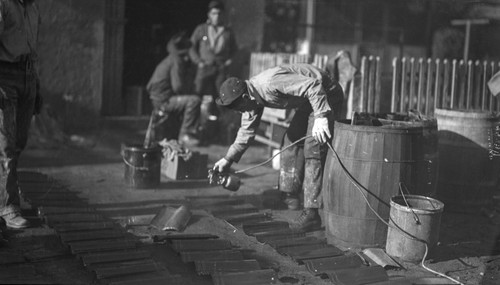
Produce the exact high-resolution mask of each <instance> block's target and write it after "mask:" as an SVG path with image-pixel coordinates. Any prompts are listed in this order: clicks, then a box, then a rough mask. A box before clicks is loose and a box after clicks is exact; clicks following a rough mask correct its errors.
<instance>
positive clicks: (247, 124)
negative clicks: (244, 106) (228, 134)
mask: <svg viewBox="0 0 500 285" xmlns="http://www.w3.org/2000/svg"><path fill="white" fill-rule="evenodd" d="M263 111H264V108H263V107H260V108H258V109H257V110H256V111H255V112H245V113H243V114H242V115H241V126H240V128H239V130H238V134H237V135H236V139H235V140H234V142H233V144H232V145H231V146H230V147H229V149H228V151H227V153H226V156H225V157H224V158H225V159H227V160H228V161H234V162H238V161H240V159H241V156H242V155H243V154H244V153H245V151H246V150H247V149H248V147H249V146H250V143H251V142H252V141H253V140H254V139H255V134H256V133H257V128H258V127H259V124H260V118H261V117H262V112H263Z"/></svg>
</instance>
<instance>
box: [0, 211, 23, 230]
mask: <svg viewBox="0 0 500 285" xmlns="http://www.w3.org/2000/svg"><path fill="white" fill-rule="evenodd" d="M1 218H2V219H3V220H4V221H5V225H6V226H7V227H8V228H12V229H24V228H27V227H28V226H29V222H28V220H26V219H25V218H23V217H22V216H21V211H20V210H19V208H17V207H13V206H10V207H7V208H6V209H4V210H3V213H2V214H1Z"/></svg>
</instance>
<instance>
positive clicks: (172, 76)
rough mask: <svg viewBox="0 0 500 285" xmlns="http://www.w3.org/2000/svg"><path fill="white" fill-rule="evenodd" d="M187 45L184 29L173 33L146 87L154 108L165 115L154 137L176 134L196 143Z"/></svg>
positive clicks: (195, 101) (196, 104)
mask: <svg viewBox="0 0 500 285" xmlns="http://www.w3.org/2000/svg"><path fill="white" fill-rule="evenodd" d="M190 46H191V42H190V41H189V38H187V37H186V36H185V34H184V33H178V34H176V35H174V36H173V37H172V38H171V39H170V40H169V42H168V44H167V51H168V53H169V54H168V55H167V57H165V59H163V60H162V61H161V62H160V63H159V64H158V65H157V66H156V69H155V71H154V73H153V75H152V76H151V79H150V80H149V82H148V84H147V86H146V88H147V90H148V92H149V96H150V99H151V103H152V105H153V108H154V110H156V111H158V112H160V113H162V114H163V115H164V116H167V118H166V119H165V120H163V121H164V123H162V124H159V126H157V127H156V131H155V132H156V134H157V135H156V139H157V140H160V139H162V138H167V139H176V138H178V140H179V142H181V143H183V144H185V145H188V146H196V145H198V144H199V139H198V124H199V119H200V106H201V99H200V97H199V96H197V95H195V94H194V91H193V77H194V76H193V75H194V70H193V67H192V63H191V61H190V59H189V56H188V50H189V48H190ZM178 122H180V126H179V123H178ZM158 134H160V136H158ZM177 134H178V135H177Z"/></svg>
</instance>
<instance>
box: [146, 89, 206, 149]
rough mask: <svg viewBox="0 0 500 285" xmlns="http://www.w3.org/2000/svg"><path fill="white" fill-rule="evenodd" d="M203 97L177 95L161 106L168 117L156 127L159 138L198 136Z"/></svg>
mask: <svg viewBox="0 0 500 285" xmlns="http://www.w3.org/2000/svg"><path fill="white" fill-rule="evenodd" d="M200 108H201V98H200V97H199V96H197V95H177V96H173V97H171V98H170V99H169V100H168V102H167V103H165V104H163V105H162V106H161V109H162V111H164V112H165V113H166V116H167V118H165V120H163V122H162V123H160V124H158V125H157V126H156V128H155V130H156V131H155V133H156V136H157V139H159V140H161V139H163V138H167V139H177V138H178V137H180V136H183V135H192V136H195V137H196V136H198V126H199V122H200Z"/></svg>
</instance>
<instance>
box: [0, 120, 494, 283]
mask: <svg viewBox="0 0 500 285" xmlns="http://www.w3.org/2000/svg"><path fill="white" fill-rule="evenodd" d="M146 126H147V119H145V118H142V119H140V120H137V119H123V118H122V119H107V120H104V121H103V124H102V125H101V127H100V128H99V129H98V130H95V131H93V132H92V133H88V134H82V135H81V138H84V140H79V141H78V143H76V144H75V143H67V144H63V145H57V146H54V145H33V144H31V145H30V146H29V147H28V149H27V150H26V151H25V152H24V154H23V156H22V158H21V161H20V168H21V169H22V170H29V171H38V172H42V173H44V174H47V175H49V176H50V177H53V178H55V179H57V180H60V181H61V182H63V183H64V184H66V185H68V186H69V188H70V190H71V191H74V192H77V193H78V195H79V197H82V198H88V201H89V204H90V205H91V206H93V207H98V208H100V209H109V210H116V209H121V210H123V211H121V212H120V211H116V214H115V215H114V216H113V218H114V219H116V220H117V221H119V222H120V223H122V224H127V223H131V222H133V221H135V222H136V224H139V225H132V226H131V225H129V226H128V227H127V229H128V231H129V232H130V233H132V234H133V235H134V236H136V237H137V238H138V239H139V240H140V241H141V242H142V243H143V244H144V246H145V247H146V248H149V249H150V250H151V252H153V253H155V260H157V261H158V262H160V263H162V264H164V265H165V266H166V267H167V268H169V270H170V271H176V272H178V273H179V274H181V275H183V276H185V277H186V278H187V279H189V280H191V281H192V283H193V284H211V281H210V278H205V277H197V276H195V275H194V274H193V273H192V272H193V271H192V268H189V266H187V265H184V264H182V262H180V260H179V258H178V257H176V256H175V254H173V252H169V251H168V249H167V248H166V247H165V246H161V245H157V244H153V243H152V240H151V236H152V235H154V234H160V235H161V234H163V233H161V232H158V231H157V230H154V229H151V228H148V227H147V226H144V224H147V223H148V222H149V220H150V219H151V218H152V215H153V213H148V214H144V213H141V215H136V214H134V209H139V208H141V207H142V208H144V207H148V206H154V205H159V204H179V203H183V202H185V201H186V199H187V198H188V197H215V196H220V195H229V196H231V197H233V196H237V197H239V198H242V199H245V201H247V202H249V203H252V204H253V205H255V206H257V207H259V208H260V209H267V210H269V211H271V212H272V214H273V215H274V216H275V217H278V218H279V219H284V220H291V219H293V218H295V217H296V216H298V215H299V214H300V211H286V210H282V209H279V208H280V202H279V192H278V191H277V190H276V185H277V177H278V171H277V170H273V169H272V168H271V167H269V166H265V167H260V168H257V169H254V170H251V171H248V172H246V173H244V174H242V175H241V176H240V177H241V178H242V182H243V185H242V186H241V188H240V190H239V191H237V192H229V191H227V190H224V189H223V188H222V187H219V186H210V185H208V184H207V183H205V181H204V180H199V181H172V180H168V179H166V178H165V177H163V178H162V182H161V185H160V187H158V188H156V189H148V190H139V189H133V188H131V187H129V186H128V185H126V184H125V182H124V163H123V161H122V156H121V154H120V145H121V143H124V142H125V143H129V142H140V141H141V140H142V139H143V137H144V130H145V129H146ZM226 148H227V146H220V145H210V146H207V147H199V148H197V149H196V150H199V151H200V152H202V153H207V154H208V155H209V162H208V164H209V165H213V163H214V162H215V161H216V160H217V159H218V158H219V157H221V156H222V155H223V154H224V153H225V150H226ZM268 157H269V149H268V148H267V147H265V146H262V145H256V146H255V147H253V148H251V149H250V150H249V151H248V152H247V153H246V154H245V156H244V157H243V159H242V161H241V162H240V163H239V164H236V165H234V168H235V169H243V168H246V167H248V166H251V165H253V164H256V163H259V162H261V161H263V160H265V159H267V158H268ZM483 206H484V205H483ZM483 206H481V205H480V206H477V207H471V208H468V209H462V210H460V211H458V210H456V209H455V210H453V211H451V210H450V211H445V212H444V213H443V216H442V225H441V232H440V242H439V245H438V247H437V249H436V250H435V252H434V253H433V254H432V255H431V256H430V257H429V259H428V261H427V263H428V266H429V267H431V268H432V269H434V270H438V271H440V272H443V273H446V274H449V275H450V276H452V277H454V278H457V279H459V280H460V281H461V282H464V283H465V284H499V283H498V282H499V281H498V280H500V270H499V269H500V245H499V237H500V218H499V217H497V216H493V215H490V216H487V215H484V211H483V212H481V208H483V210H484V209H485V208H484V207H483ZM487 209H488V212H487V213H489V214H492V213H494V212H492V211H490V210H491V208H487ZM27 213H29V212H27ZM193 214H194V215H193V218H192V219H191V221H190V223H189V225H188V227H187V228H186V229H185V233H212V234H216V235H219V236H220V237H222V238H226V239H229V240H231V242H232V243H233V244H235V245H238V246H240V247H241V248H245V249H248V250H249V252H251V255H252V257H253V258H255V259H257V260H258V261H259V262H260V263H261V265H263V267H268V268H273V269H276V270H278V275H279V277H280V278H281V279H280V280H281V283H282V284H331V283H330V282H329V281H328V280H323V279H320V278H318V277H314V276H313V275H311V274H310V273H309V272H308V271H307V270H306V269H305V267H304V266H303V265H298V264H297V263H295V262H294V261H293V260H292V259H290V258H288V257H285V256H282V255H280V254H278V253H277V252H276V251H275V250H274V249H272V248H271V247H270V246H268V245H265V244H261V243H259V242H258V241H257V240H256V239H255V238H253V237H249V236H247V235H245V234H244V233H243V232H241V231H240V230H235V228H234V227H232V226H231V225H229V224H228V223H226V222H225V221H223V220H220V219H217V218H214V217H213V216H211V215H209V214H208V213H207V212H206V211H204V210H202V207H200V208H198V209H197V208H194V209H193ZM497 215H498V213H497ZM30 219H31V220H32V222H33V224H34V226H33V227H32V228H30V229H27V230H21V231H7V233H6V234H7V238H8V239H9V242H8V243H6V244H4V246H3V247H2V248H0V251H6V250H12V251H17V252H26V251H29V250H30V249H33V248H40V247H54V248H57V247H58V246H60V245H59V244H58V243H57V242H56V239H55V235H54V232H53V230H51V229H50V228H48V227H47V226H45V225H43V223H41V222H40V221H38V220H37V218H36V217H34V216H33V217H31V218H30ZM141 224H142V225H141ZM312 234H315V235H318V236H321V235H322V234H324V233H323V232H322V231H319V232H315V233H312ZM343 249H346V248H343ZM402 264H403V265H404V267H405V269H404V270H402V269H401V270H389V271H388V273H389V275H390V276H405V277H407V278H417V277H432V276H434V275H433V274H431V273H429V272H427V271H425V270H424V269H422V268H421V267H419V266H418V265H414V264H409V263H402ZM35 268H36V270H37V272H38V273H40V274H41V275H42V276H44V277H45V278H47V279H48V280H50V281H51V282H54V283H59V284H91V283H93V282H95V280H94V277H93V276H92V275H91V274H90V273H89V272H87V271H85V270H84V269H83V268H82V266H81V265H80V263H79V262H78V261H77V260H75V259H74V257H72V256H66V257H62V258H54V259H50V260H46V261H44V262H38V263H37V264H36V266H35ZM0 283H1V282H0Z"/></svg>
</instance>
